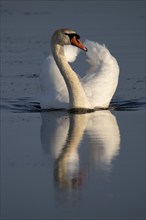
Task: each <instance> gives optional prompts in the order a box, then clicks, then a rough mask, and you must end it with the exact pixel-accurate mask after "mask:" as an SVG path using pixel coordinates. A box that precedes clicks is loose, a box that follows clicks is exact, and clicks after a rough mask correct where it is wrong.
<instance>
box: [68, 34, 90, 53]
mask: <svg viewBox="0 0 146 220" xmlns="http://www.w3.org/2000/svg"><path fill="white" fill-rule="evenodd" d="M71 44H72V45H74V46H76V47H79V48H80V49H82V50H84V51H86V52H87V48H86V47H85V46H84V44H82V42H81V41H80V40H77V39H76V37H75V36H74V37H73V38H72V39H71Z"/></svg>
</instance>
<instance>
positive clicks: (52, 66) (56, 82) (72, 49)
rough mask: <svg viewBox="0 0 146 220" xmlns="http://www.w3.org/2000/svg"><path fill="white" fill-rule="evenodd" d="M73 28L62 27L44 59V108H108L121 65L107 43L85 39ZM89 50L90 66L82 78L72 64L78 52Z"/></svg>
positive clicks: (55, 35) (54, 37)
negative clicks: (50, 53) (107, 46)
mask: <svg viewBox="0 0 146 220" xmlns="http://www.w3.org/2000/svg"><path fill="white" fill-rule="evenodd" d="M85 45H86V46H87V48H88V50H87V48H86V47H85V46H84V44H83V43H82V42H81V41H80V36H79V35H78V34H77V33H76V32H75V31H73V30H70V29H59V30H57V31H55V33H54V34H53V36H52V38H51V49H52V54H53V56H52V55H50V56H49V57H47V58H46V59H45V61H44V64H43V68H42V73H41V74H40V87H41V100H40V105H41V108H42V109H52V108H53V109H60V108H65V109H70V110H71V109H76V110H81V109H82V110H83V109H85V110H87V109H88V110H91V109H96V108H108V106H109V103H110V101H111V99H112V97H113V95H114V93H115V90H116V87H117V84H118V77H119V66H118V64H117V61H116V59H115V58H114V57H113V56H112V55H111V54H110V52H109V51H108V49H107V48H106V47H105V46H104V45H100V44H98V43H97V42H93V41H89V40H86V42H85ZM78 48H80V49H82V50H84V51H86V54H87V56H88V60H87V61H88V63H89V64H90V65H91V68H90V70H89V71H88V74H86V75H85V76H84V77H83V78H79V77H78V75H77V74H76V73H75V71H74V70H73V69H72V68H71V66H70V65H69V62H73V61H74V60H75V59H76V57H77V55H78V53H79V50H78Z"/></svg>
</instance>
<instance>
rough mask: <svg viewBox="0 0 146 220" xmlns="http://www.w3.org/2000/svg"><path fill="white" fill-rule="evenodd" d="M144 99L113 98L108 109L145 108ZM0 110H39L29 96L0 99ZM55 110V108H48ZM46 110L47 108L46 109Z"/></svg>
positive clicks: (38, 106) (133, 109) (37, 104)
mask: <svg viewBox="0 0 146 220" xmlns="http://www.w3.org/2000/svg"><path fill="white" fill-rule="evenodd" d="M145 106H146V102H145V99H144V98H143V99H133V100H113V101H112V102H111V104H110V106H109V110H112V111H137V110H143V109H145ZM0 107H1V111H2V112H18V113H21V112H22V113H24V112H40V111H41V108H40V104H39V102H37V101H35V100H32V99H31V98H29V97H25V98H18V99H13V100H12V99H11V100H9V99H1V103H0ZM49 110H57V109H49ZM47 111H48V110H47Z"/></svg>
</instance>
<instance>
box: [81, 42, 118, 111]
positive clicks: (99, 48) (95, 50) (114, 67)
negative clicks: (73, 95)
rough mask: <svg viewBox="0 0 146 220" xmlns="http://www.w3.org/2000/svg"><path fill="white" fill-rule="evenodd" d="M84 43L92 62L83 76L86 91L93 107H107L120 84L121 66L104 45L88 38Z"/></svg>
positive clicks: (88, 60) (89, 59) (89, 60)
mask: <svg viewBox="0 0 146 220" xmlns="http://www.w3.org/2000/svg"><path fill="white" fill-rule="evenodd" d="M84 44H85V45H86V47H87V48H88V52H87V56H88V59H87V62H88V63H89V64H90V68H89V70H88V73H87V75H85V76H84V77H83V78H82V83H83V86H84V89H85V92H86V94H87V97H88V99H89V102H90V103H91V105H92V106H93V107H101V108H107V107H108V106H109V103H110V101H111V99H112V96H113V94H114V92H115V90H116V87H117V84H118V76H119V66H118V64H117V61H116V59H115V58H114V57H113V56H112V55H111V54H110V52H109V50H108V49H107V48H106V47H105V46H104V45H100V44H99V43H97V42H93V41H88V40H86V41H85V43H84Z"/></svg>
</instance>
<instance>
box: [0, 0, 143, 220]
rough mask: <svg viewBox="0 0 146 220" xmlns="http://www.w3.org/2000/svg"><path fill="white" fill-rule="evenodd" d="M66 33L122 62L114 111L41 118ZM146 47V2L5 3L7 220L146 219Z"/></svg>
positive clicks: (4, 204) (3, 165) (4, 170)
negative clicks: (55, 51)
mask: <svg viewBox="0 0 146 220" xmlns="http://www.w3.org/2000/svg"><path fill="white" fill-rule="evenodd" d="M60 27H69V28H72V29H75V30H76V31H78V32H79V33H80V35H81V36H82V39H83V41H84V40H85V39H90V40H95V41H98V42H99V43H105V44H106V46H107V47H108V48H109V49H110V51H111V53H112V54H113V55H114V56H115V57H116V58H117V60H118V63H119V66H120V70H121V71H120V79H119V85H118V88H117V91H116V93H115V95H114V97H113V100H112V102H111V105H110V107H109V110H106V111H97V112H94V113H90V114H83V115H80V114H77V115H76V114H69V113H67V112H65V111H50V112H49V111H48V112H41V111H40V108H39V95H40V88H39V81H38V76H39V74H40V69H41V64H42V62H43V60H44V59H45V57H46V56H47V55H48V54H49V53H50V48H49V39H50V36H51V34H52V32H53V31H54V30H55V29H57V28H60ZM144 41H145V9H144V1H77V2H76V1H70V2H68V1H15V0H13V1H1V73H0V74H1V75H0V79H1V220H12V219H16V220H25V219H29V220H37V219H42V220H46V219H48V220H49V219H56V220H60V219H61V220H62V219H68V220H69V219H73V220H74V219H76V220H80V219H85V220H86V219H98V220H101V219H105V220H108V219H115V220H118V219H120V220H128V219H135V220H144V219H145V217H146V216H145V159H146V158H145V130H146V129H145V42H144ZM85 59H86V57H85V54H84V53H81V54H80V55H79V58H78V60H77V61H76V63H75V64H74V65H73V67H74V68H75V69H76V71H77V72H84V70H85V68H86V64H85ZM81 63H82V65H81Z"/></svg>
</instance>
